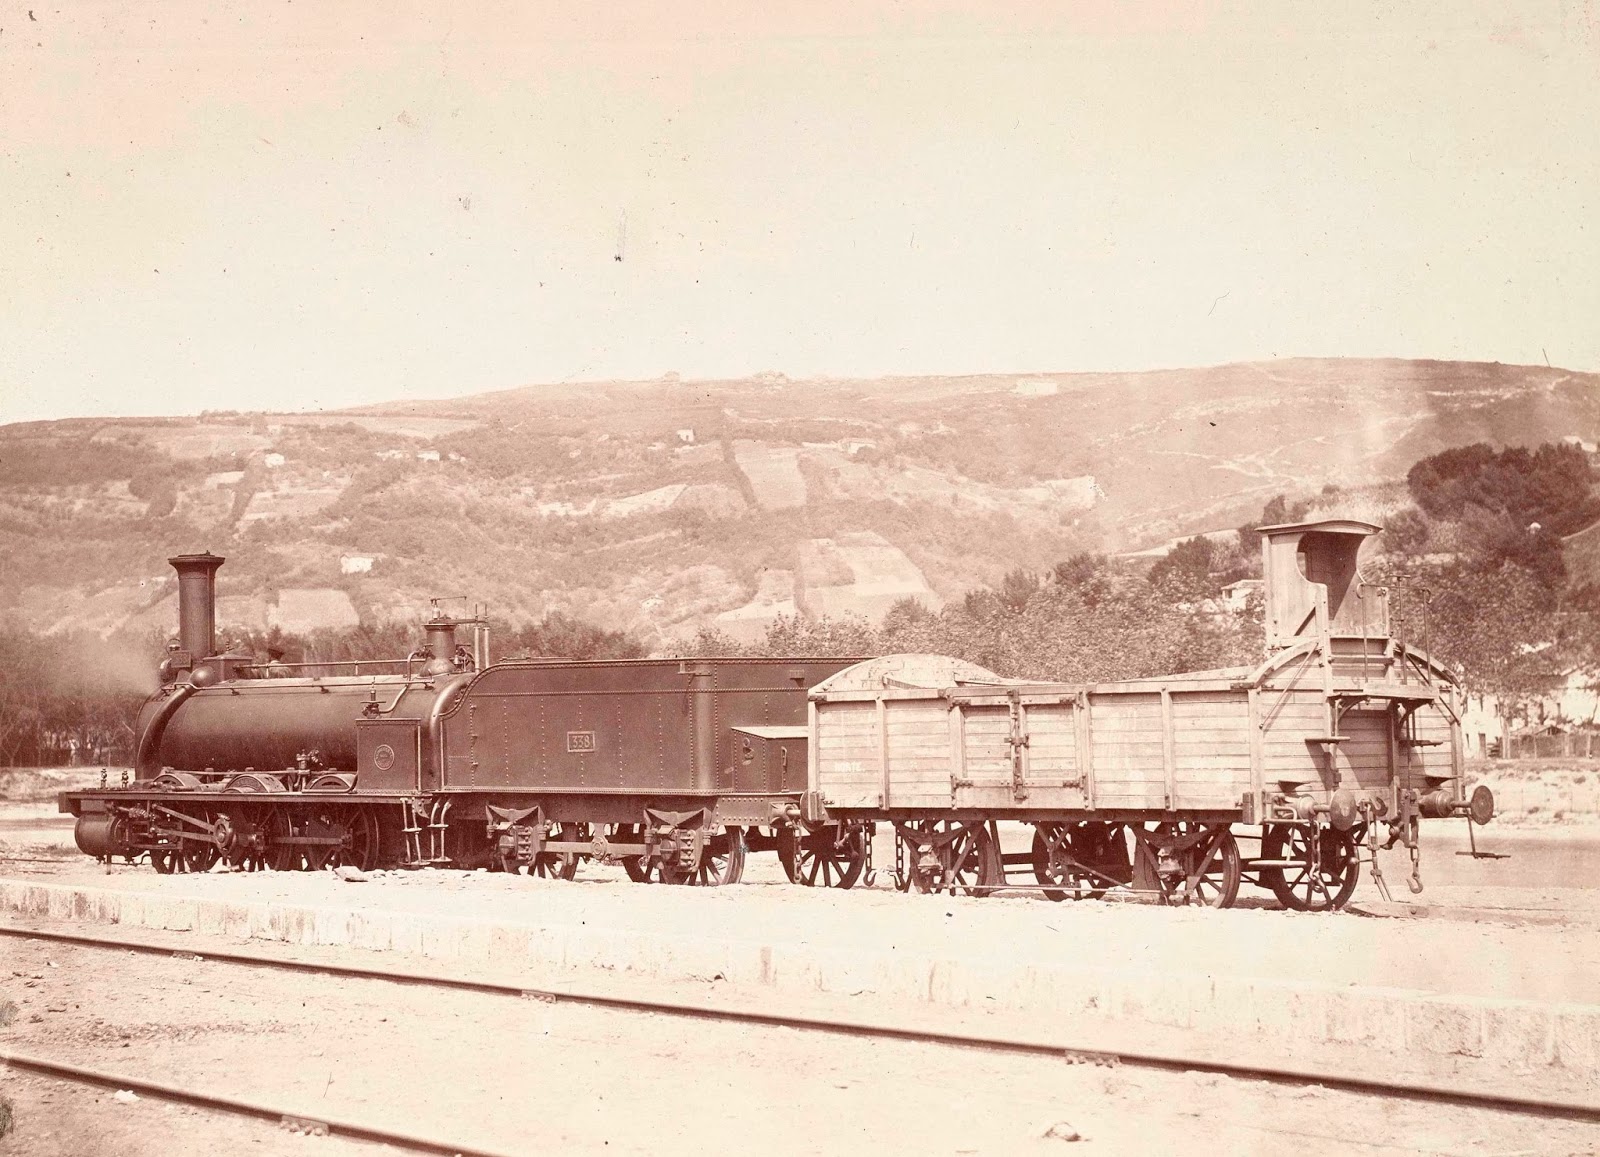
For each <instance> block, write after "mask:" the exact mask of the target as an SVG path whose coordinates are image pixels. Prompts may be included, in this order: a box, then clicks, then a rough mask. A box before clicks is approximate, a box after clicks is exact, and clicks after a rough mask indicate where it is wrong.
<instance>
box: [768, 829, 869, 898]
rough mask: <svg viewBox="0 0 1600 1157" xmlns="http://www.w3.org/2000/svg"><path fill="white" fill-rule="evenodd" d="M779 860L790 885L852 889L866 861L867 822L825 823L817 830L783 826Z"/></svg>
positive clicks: (779, 839)
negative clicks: (865, 823)
mask: <svg viewBox="0 0 1600 1157" xmlns="http://www.w3.org/2000/svg"><path fill="white" fill-rule="evenodd" d="M778 862H779V863H781V864H782V865H783V871H784V874H785V875H787V876H788V877H789V882H790V883H791V884H804V885H805V886H806V887H808V888H818V887H820V888H849V887H853V886H854V885H855V882H856V881H857V880H859V879H860V878H861V870H862V869H863V868H864V867H866V863H867V829H866V826H865V825H864V824H823V825H822V826H820V827H818V828H815V829H804V828H792V827H789V828H781V829H779V831H778Z"/></svg>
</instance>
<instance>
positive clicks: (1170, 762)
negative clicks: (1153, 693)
mask: <svg viewBox="0 0 1600 1157" xmlns="http://www.w3.org/2000/svg"><path fill="white" fill-rule="evenodd" d="M1177 767H1178V759H1177V753H1176V752H1174V751H1173V747H1172V692H1171V691H1168V690H1167V689H1166V688H1162V690H1161V774H1162V779H1163V780H1164V781H1165V782H1164V784H1163V790H1164V792H1165V794H1166V797H1167V806H1168V807H1171V806H1172V801H1173V798H1174V797H1175V796H1176V795H1177V791H1176V789H1175V788H1174V786H1173V775H1174V774H1175V773H1176V771H1177Z"/></svg>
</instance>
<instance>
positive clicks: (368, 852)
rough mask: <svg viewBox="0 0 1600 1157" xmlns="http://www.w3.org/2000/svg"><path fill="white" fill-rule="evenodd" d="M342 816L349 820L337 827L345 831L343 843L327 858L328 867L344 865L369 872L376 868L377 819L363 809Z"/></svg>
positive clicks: (350, 811) (354, 809) (353, 810)
mask: <svg viewBox="0 0 1600 1157" xmlns="http://www.w3.org/2000/svg"><path fill="white" fill-rule="evenodd" d="M344 814H345V815H346V816H348V817H349V818H348V819H347V820H346V822H344V823H343V824H341V825H339V826H341V827H343V828H344V830H345V837H346V838H345V842H344V845H343V846H342V847H338V848H335V849H334V850H333V853H332V854H331V855H330V856H329V857H328V866H329V867H339V866H341V865H344V866H348V867H352V868H356V869H358V870H360V871H363V872H370V871H371V870H372V869H373V868H375V867H377V866H378V817H377V816H375V815H373V814H372V810H371V809H370V808H364V807H358V808H352V809H351V810H349V811H348V812H345V813H344Z"/></svg>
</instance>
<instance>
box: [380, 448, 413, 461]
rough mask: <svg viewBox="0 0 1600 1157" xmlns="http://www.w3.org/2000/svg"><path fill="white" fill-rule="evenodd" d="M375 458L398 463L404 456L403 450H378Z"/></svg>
mask: <svg viewBox="0 0 1600 1157" xmlns="http://www.w3.org/2000/svg"><path fill="white" fill-rule="evenodd" d="M377 456H378V457H379V458H381V459H382V460H383V461H385V462H398V461H400V459H402V458H404V457H405V456H406V452H405V451H404V450H379V451H377Z"/></svg>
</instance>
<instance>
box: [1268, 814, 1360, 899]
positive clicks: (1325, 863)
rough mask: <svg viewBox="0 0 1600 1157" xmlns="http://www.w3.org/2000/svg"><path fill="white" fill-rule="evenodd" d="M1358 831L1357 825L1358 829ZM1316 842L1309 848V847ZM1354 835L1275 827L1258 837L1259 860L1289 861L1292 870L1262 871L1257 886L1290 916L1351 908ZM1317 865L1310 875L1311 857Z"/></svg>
mask: <svg viewBox="0 0 1600 1157" xmlns="http://www.w3.org/2000/svg"><path fill="white" fill-rule="evenodd" d="M1358 827H1359V825H1358ZM1313 840H1315V841H1316V845H1315V848H1313V844H1312V841H1313ZM1358 845H1359V836H1358V835H1357V831H1355V830H1352V831H1349V832H1341V831H1339V830H1338V829H1337V828H1321V829H1313V828H1311V827H1309V826H1307V825H1305V824H1292V825H1289V824H1275V825H1273V826H1272V827H1269V828H1268V829H1267V830H1266V832H1265V833H1264V834H1263V835H1262V837H1261V858H1262V859H1263V860H1294V861H1296V863H1295V865H1294V866H1293V867H1287V868H1285V867H1268V868H1262V869H1261V882H1262V883H1263V884H1265V885H1266V886H1267V887H1268V888H1270V889H1271V890H1272V894H1273V895H1274V896H1276V897H1277V898H1278V903H1280V904H1282V905H1283V906H1284V907H1285V908H1288V909H1289V910H1290V911H1293V912H1327V911H1329V910H1335V911H1336V910H1338V909H1340V908H1343V907H1344V906H1345V905H1346V904H1348V903H1349V902H1350V897H1351V896H1352V895H1353V894H1354V893H1355V890H1356V881H1357V880H1358V879H1360V877H1361V859H1360V854H1359V852H1358ZM1313 850H1314V851H1315V852H1316V858H1317V860H1318V863H1317V866H1316V869H1315V870H1313V869H1312V863H1311V861H1312V853H1313Z"/></svg>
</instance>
